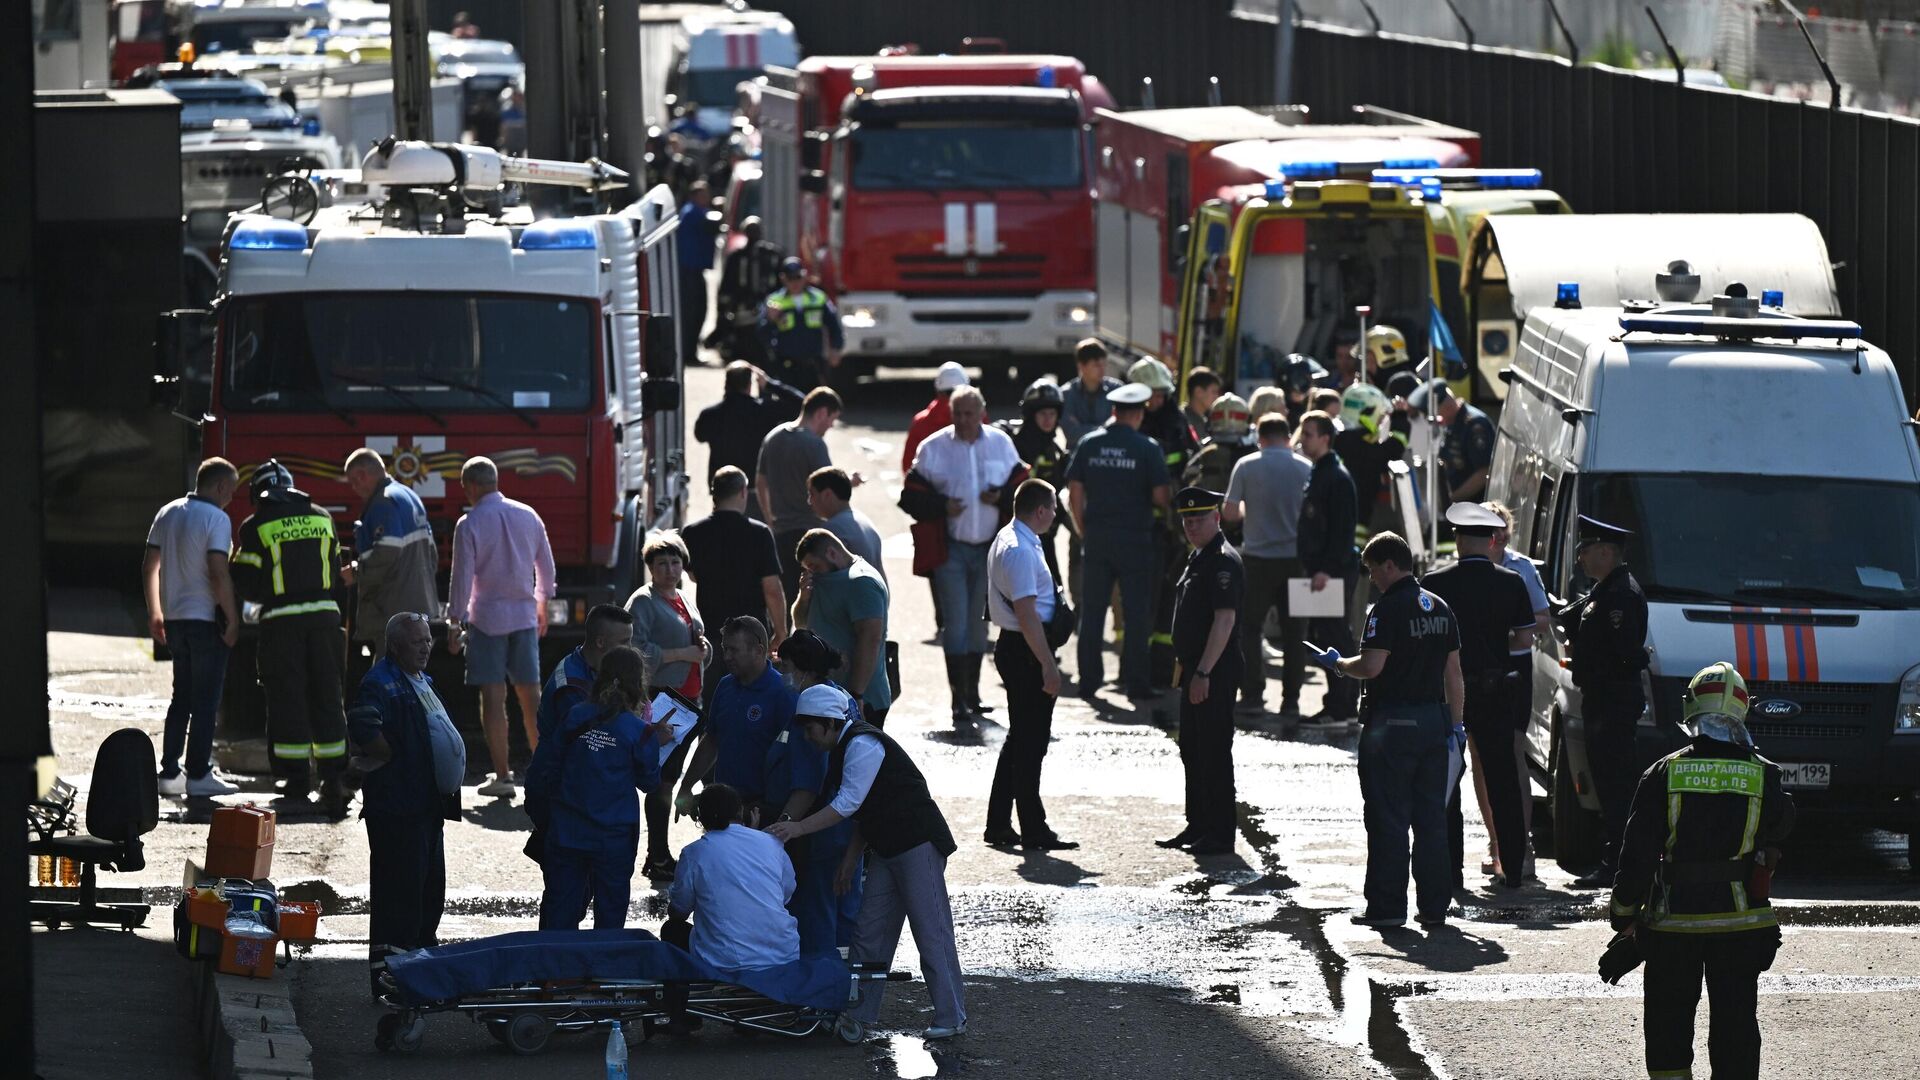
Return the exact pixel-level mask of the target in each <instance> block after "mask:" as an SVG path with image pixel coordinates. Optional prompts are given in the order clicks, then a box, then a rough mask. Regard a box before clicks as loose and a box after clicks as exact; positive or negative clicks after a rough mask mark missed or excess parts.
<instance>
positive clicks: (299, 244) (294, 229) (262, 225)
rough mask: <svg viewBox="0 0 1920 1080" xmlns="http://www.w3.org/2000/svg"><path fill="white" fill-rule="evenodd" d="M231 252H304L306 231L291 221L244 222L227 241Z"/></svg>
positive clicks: (237, 226)
mask: <svg viewBox="0 0 1920 1080" xmlns="http://www.w3.org/2000/svg"><path fill="white" fill-rule="evenodd" d="M227 247H228V248H229V249H230V250H233V251H305V250H307V230H306V229H304V228H302V227H300V226H298V225H295V224H294V223H293V222H291V221H245V222H242V223H240V224H239V225H236V226H234V229H233V235H232V236H231V237H229V238H228V239H227Z"/></svg>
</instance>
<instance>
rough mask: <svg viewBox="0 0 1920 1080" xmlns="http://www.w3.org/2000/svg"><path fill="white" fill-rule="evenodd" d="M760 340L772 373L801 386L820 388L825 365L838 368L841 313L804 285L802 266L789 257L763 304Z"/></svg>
mask: <svg viewBox="0 0 1920 1080" xmlns="http://www.w3.org/2000/svg"><path fill="white" fill-rule="evenodd" d="M760 340H761V342H762V344H764V345H765V346H766V350H767V355H769V356H771V357H773V363H774V368H773V373H774V375H775V376H776V377H778V378H779V379H780V381H782V382H785V383H787V384H789V385H791V386H796V387H799V388H800V389H801V390H811V389H813V388H814V387H816V386H819V385H820V384H821V383H823V382H825V381H826V380H827V372H828V369H830V368H837V367H839V366H840V350H841V349H843V348H845V347H846V337H845V336H844V334H843V333H842V332H841V329H840V311H839V309H838V308H835V307H834V306H833V301H831V300H829V299H827V294H826V293H824V292H822V291H820V290H819V289H818V288H816V287H814V286H812V285H809V284H807V267H806V264H805V263H802V262H801V261H800V260H799V259H798V258H796V257H794V256H791V255H790V256H788V257H787V260H786V261H785V262H783V263H781V264H780V288H779V290H778V291H776V292H775V293H774V294H773V295H772V296H769V297H767V300H766V303H765V304H764V305H762V310H761V312H760Z"/></svg>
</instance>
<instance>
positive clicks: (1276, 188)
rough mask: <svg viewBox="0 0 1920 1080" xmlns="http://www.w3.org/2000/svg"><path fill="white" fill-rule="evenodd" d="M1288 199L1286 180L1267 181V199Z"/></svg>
mask: <svg viewBox="0 0 1920 1080" xmlns="http://www.w3.org/2000/svg"><path fill="white" fill-rule="evenodd" d="M1286 197H1287V182H1286V181H1285V180H1269V181H1267V198H1269V199H1284V198H1286Z"/></svg>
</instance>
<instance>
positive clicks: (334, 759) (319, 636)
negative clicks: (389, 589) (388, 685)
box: [233, 458, 347, 820]
mask: <svg viewBox="0 0 1920 1080" xmlns="http://www.w3.org/2000/svg"><path fill="white" fill-rule="evenodd" d="M247 493H248V495H250V496H251V497H252V499H253V515H252V516H251V517H249V518H247V520H245V521H243V522H241V523H240V536H239V538H238V540H237V541H236V543H235V545H234V548H235V550H234V556H233V583H234V586H235V588H236V589H237V590H238V591H239V593H240V597H241V599H243V600H248V601H251V602H253V603H256V604H259V605H260V608H261V611H260V640H259V644H258V657H257V668H258V672H259V676H260V689H261V690H262V691H263V692H264V693H265V695H266V699H267V742H268V744H269V745H270V746H271V748H272V751H273V772H274V775H275V776H279V777H283V778H285V779H286V781H287V790H288V792H289V793H290V794H299V793H301V792H303V791H305V790H306V789H307V787H308V785H309V784H310V783H311V779H312V773H313V771H316V767H317V772H318V774H319V780H320V800H321V805H322V806H323V807H324V808H325V809H326V812H327V815H328V816H329V817H331V818H334V819H336V820H338V819H340V818H343V817H345V816H346V812H347V794H346V788H345V786H344V785H343V784H342V783H341V775H342V774H343V773H344V772H345V771H346V767H347V720H346V714H345V713H344V712H343V711H342V710H341V707H340V679H341V672H342V668H343V665H344V664H345V661H346V656H345V652H346V650H345V648H344V645H345V642H344V641H343V640H342V637H341V625H340V605H338V604H337V603H335V602H334V599H333V589H334V583H335V582H337V581H339V580H340V570H341V566H340V546H339V543H338V541H337V540H336V539H335V537H334V528H333V518H332V516H331V515H329V514H328V513H327V512H326V511H325V510H319V509H315V508H314V505H313V502H312V500H311V499H309V498H308V496H307V494H306V492H304V491H297V490H295V489H294V486H293V474H292V473H291V472H288V471H287V467H286V466H284V465H282V464H280V463H279V462H278V461H275V460H273V459H271V458H269V459H268V460H267V461H266V463H265V464H263V465H261V466H260V467H259V468H257V469H255V470H254V471H253V477H252V479H251V480H250V481H249V483H248V485H247Z"/></svg>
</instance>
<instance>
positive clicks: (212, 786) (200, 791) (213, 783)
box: [187, 769, 240, 798]
mask: <svg viewBox="0 0 1920 1080" xmlns="http://www.w3.org/2000/svg"><path fill="white" fill-rule="evenodd" d="M239 790H240V789H239V788H237V787H234V786H233V785H232V784H229V783H227V782H226V781H225V780H222V779H220V777H219V776H217V775H215V774H214V772H213V770H212V769H208V770H207V775H205V776H202V777H198V778H196V779H193V780H189V781H187V794H189V795H192V796H194V797H195V798H210V797H212V796H215V795H233V794H236V793H237V792H239Z"/></svg>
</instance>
